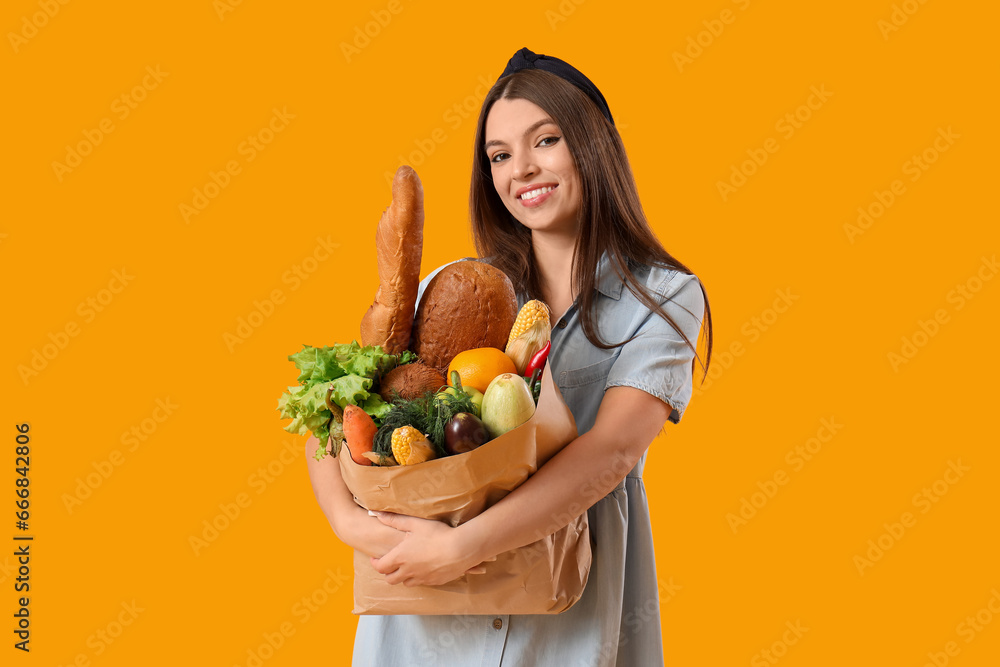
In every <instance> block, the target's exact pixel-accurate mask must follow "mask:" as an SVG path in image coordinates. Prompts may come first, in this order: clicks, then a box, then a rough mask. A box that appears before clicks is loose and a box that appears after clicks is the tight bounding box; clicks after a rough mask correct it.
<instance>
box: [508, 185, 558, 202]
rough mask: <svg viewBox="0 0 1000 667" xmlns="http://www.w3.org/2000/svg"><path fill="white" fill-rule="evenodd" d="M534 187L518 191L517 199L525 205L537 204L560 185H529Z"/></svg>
mask: <svg viewBox="0 0 1000 667" xmlns="http://www.w3.org/2000/svg"><path fill="white" fill-rule="evenodd" d="M529 187H531V188H532V189H530V190H528V189H525V190H524V191H523V192H518V195H517V199H518V201H520V202H521V203H522V204H523V205H525V206H537V205H539V204H541V203H542V202H543V201H545V200H546V199H548V198H549V197H550V196H551V192H552V191H553V190H554V189H556V188H557V187H559V186H558V185H543V186H541V187H537V186H529Z"/></svg>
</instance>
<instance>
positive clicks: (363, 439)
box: [344, 405, 378, 466]
mask: <svg viewBox="0 0 1000 667" xmlns="http://www.w3.org/2000/svg"><path fill="white" fill-rule="evenodd" d="M376 431H378V427H377V426H375V422H374V421H372V418H371V417H369V416H368V413H367V412H365V411H364V410H363V409H361V408H359V407H358V406H356V405H348V406H347V407H346V408H344V439H345V440H347V448H348V449H349V450H350V452H351V458H352V459H354V462H355V463H357V464H358V465H362V466H370V465H371V464H372V462H371V461H370V460H369V459H367V458H365V456H364V453H365V452H370V451H372V447H373V446H374V444H375V432H376Z"/></svg>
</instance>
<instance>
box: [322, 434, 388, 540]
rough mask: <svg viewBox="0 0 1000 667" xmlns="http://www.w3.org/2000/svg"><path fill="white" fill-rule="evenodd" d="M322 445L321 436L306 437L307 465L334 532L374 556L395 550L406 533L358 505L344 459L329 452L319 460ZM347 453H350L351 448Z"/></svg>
mask: <svg viewBox="0 0 1000 667" xmlns="http://www.w3.org/2000/svg"><path fill="white" fill-rule="evenodd" d="M318 447H319V440H317V439H316V438H315V437H312V436H310V438H309V439H308V440H307V441H306V465H307V466H308V468H309V481H310V482H312V488H313V493H314V494H315V495H316V501H317V502H318V503H319V506H320V509H322V510H323V514H325V515H326V520H327V521H328V522H329V523H330V527H331V528H333V532H334V533H335V534H336V535H337V537H338V538H340V541H342V542H343V543H344V544H346V545H348V546H349V547H351V548H353V549H357V550H359V551H361V552H362V553H365V554H368V555H369V556H372V557H379V556H382V555H384V554H386V553H388V552H389V551H391V550H392V549H393V547H395V546H397V545H398V544H399V543H400V542H402V540H403V537H404V533H402V532H400V531H398V530H396V529H395V528H390V527H389V526H386V525H384V524H383V523H381V522H380V521H379V520H378V519H376V518H374V517H372V516H370V515H369V514H368V511H367V510H365V509H363V508H362V507H360V506H358V504H357V503H356V502H354V495H353V494H352V493H351V492H350V490H349V489H348V488H347V484H345V483H344V477H343V475H342V474H341V472H340V462H339V461H337V459H335V458H334V457H333V456H332V455H329V454H328V455H327V456H325V457H323V460H322V461H317V460H316V457H315V453H316V449H317V448H318ZM344 455H348V456H349V454H347V450H344Z"/></svg>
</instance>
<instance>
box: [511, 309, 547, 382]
mask: <svg viewBox="0 0 1000 667" xmlns="http://www.w3.org/2000/svg"><path fill="white" fill-rule="evenodd" d="M551 336H552V327H551V325H550V324H549V322H548V320H537V321H536V322H535V323H534V324H532V325H531V326H530V327H528V330H527V331H525V332H524V333H523V334H521V335H520V336H518V337H517V338H515V339H514V340H512V341H511V342H510V345H508V346H507V350H506V352H507V356H508V357H510V358H511V361H513V362H514V366H516V367H517V374H518V375H524V369H525V368H527V366H528V362H529V361H531V357H533V356H534V355H535V353H536V352H538V351H539V350H540V349H542V348H543V347H545V344H546V343H547V342H549V338H550V337H551Z"/></svg>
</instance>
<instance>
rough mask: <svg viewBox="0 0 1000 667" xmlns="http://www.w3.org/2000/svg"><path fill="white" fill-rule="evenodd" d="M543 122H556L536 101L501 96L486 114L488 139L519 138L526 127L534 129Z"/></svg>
mask: <svg viewBox="0 0 1000 667" xmlns="http://www.w3.org/2000/svg"><path fill="white" fill-rule="evenodd" d="M542 122H548V123H553V124H554V123H555V121H554V119H552V118H551V117H550V116H549V114H548V113H547V112H546V111H545V110H544V109H542V108H541V107H540V106H538V105H537V104H535V103H534V102H531V101H529V100H525V99H521V98H500V99H499V100H497V101H496V102H495V103H494V104H493V106H492V107H491V108H490V112H489V114H488V115H487V116H486V128H485V130H486V132H485V134H486V141H487V142H489V141H494V140H504V141H506V140H508V139H517V138H518V137H519V136H520V134H521V132H523V131H524V130H525V129H528V128H532V129H533V128H535V127H537V126H539V123H542ZM506 135H512V136H509V137H508V136H506Z"/></svg>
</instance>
